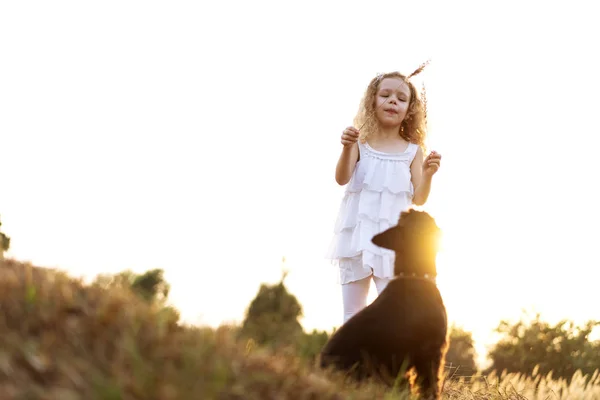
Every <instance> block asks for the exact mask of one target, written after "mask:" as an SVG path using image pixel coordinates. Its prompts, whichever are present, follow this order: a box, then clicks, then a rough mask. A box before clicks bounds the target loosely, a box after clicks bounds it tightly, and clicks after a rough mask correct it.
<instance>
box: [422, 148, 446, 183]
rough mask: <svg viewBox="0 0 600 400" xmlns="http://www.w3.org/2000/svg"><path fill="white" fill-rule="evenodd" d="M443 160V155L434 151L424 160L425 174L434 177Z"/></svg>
mask: <svg viewBox="0 0 600 400" xmlns="http://www.w3.org/2000/svg"><path fill="white" fill-rule="evenodd" d="M441 161H442V155H441V154H439V153H437V152H435V151H432V152H431V153H429V155H428V156H427V157H426V158H425V161H423V175H426V176H428V177H432V176H433V174H435V173H436V172H437V171H438V169H440V162H441Z"/></svg>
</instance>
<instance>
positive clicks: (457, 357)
mask: <svg viewBox="0 0 600 400" xmlns="http://www.w3.org/2000/svg"><path fill="white" fill-rule="evenodd" d="M449 336H450V346H449V347H448V352H447V353H446V365H447V367H449V369H450V371H449V375H451V376H454V377H458V376H471V375H474V374H475V373H476V372H477V365H476V364H475V357H476V352H475V346H474V344H473V335H472V334H471V332H467V331H465V330H464V329H463V328H462V327H459V326H456V325H455V324H452V326H451V327H450V334H449Z"/></svg>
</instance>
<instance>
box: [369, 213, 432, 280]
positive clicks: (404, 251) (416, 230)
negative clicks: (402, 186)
mask: <svg viewBox="0 0 600 400" xmlns="http://www.w3.org/2000/svg"><path fill="white" fill-rule="evenodd" d="M440 233H441V232H440V229H439V228H438V226H437V224H436V223H435V220H434V219H433V217H432V216H431V215H429V214H428V213H427V212H425V211H418V210H415V209H410V210H408V211H404V212H402V213H401V214H400V218H399V219H398V224H397V225H396V226H393V227H391V228H389V229H387V230H385V231H383V232H381V233H379V234H377V235H375V236H374V237H373V239H372V242H373V244H375V245H376V246H379V247H383V248H386V249H390V250H393V251H394V252H395V253H396V263H395V266H394V274H395V275H399V274H400V273H405V274H416V275H420V276H423V275H425V274H427V275H429V276H433V277H435V276H436V275H437V270H436V266H435V259H436V256H437V251H438V242H439V237H440Z"/></svg>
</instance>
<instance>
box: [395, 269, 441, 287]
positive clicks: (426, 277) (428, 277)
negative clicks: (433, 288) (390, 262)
mask: <svg viewBox="0 0 600 400" xmlns="http://www.w3.org/2000/svg"><path fill="white" fill-rule="evenodd" d="M396 277H398V278H409V279H424V280H426V281H429V282H432V283H434V284H435V283H436V282H435V276H432V275H429V274H424V275H417V274H415V273H414V272H413V273H412V274H406V273H404V272H400V273H399V274H398V275H396Z"/></svg>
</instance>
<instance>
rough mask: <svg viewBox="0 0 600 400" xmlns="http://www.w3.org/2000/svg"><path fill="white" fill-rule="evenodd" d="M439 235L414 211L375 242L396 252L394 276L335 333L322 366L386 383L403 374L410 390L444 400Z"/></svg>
mask: <svg viewBox="0 0 600 400" xmlns="http://www.w3.org/2000/svg"><path fill="white" fill-rule="evenodd" d="M438 236H439V228H438V227H437V225H436V223H435V220H434V219H433V218H432V217H431V216H430V215H429V214H428V213H426V212H423V211H417V210H412V209H411V210H409V211H406V212H403V213H402V214H401V215H400V218H399V221H398V225H396V226H394V227H392V228H390V229H388V230H386V231H384V232H382V233H380V234H378V235H376V236H375V237H374V238H373V239H372V241H373V243H374V244H375V245H377V246H380V247H384V248H387V249H391V250H394V252H395V253H396V258H395V265H394V273H395V275H396V276H395V277H394V279H392V280H391V281H390V283H389V284H388V285H387V287H386V288H385V290H383V292H382V293H381V294H380V295H379V296H378V297H377V298H376V299H375V300H374V301H373V302H372V303H371V304H370V305H369V306H367V307H365V308H364V309H363V310H361V311H360V312H358V313H357V314H356V315H354V316H353V317H352V318H351V319H349V320H348V321H347V322H346V323H345V324H343V325H342V326H341V327H340V329H339V330H337V331H336V332H335V333H334V335H333V336H332V337H331V339H330V340H329V341H328V343H327V344H326V345H325V347H324V348H323V350H322V352H321V355H320V358H321V367H323V368H325V367H328V366H333V367H335V368H336V369H341V370H344V371H348V372H350V375H351V376H353V377H354V378H355V379H358V380H361V379H363V378H367V377H378V378H380V379H382V380H383V381H384V382H386V383H388V384H393V382H394V381H395V379H396V378H397V377H399V376H400V377H402V375H404V376H405V377H407V378H408V381H409V383H410V387H411V388H413V389H417V387H420V389H421V390H415V391H417V392H421V394H422V395H424V396H425V397H426V398H429V399H439V398H440V395H441V380H442V373H443V365H444V359H445V355H446V351H447V346H448V340H447V330H448V322H447V316H446V307H445V306H444V302H443V300H442V296H441V294H440V292H439V290H438V288H437V286H436V284H435V278H436V276H437V269H436V256H437V242H438ZM415 379H416V382H415Z"/></svg>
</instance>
